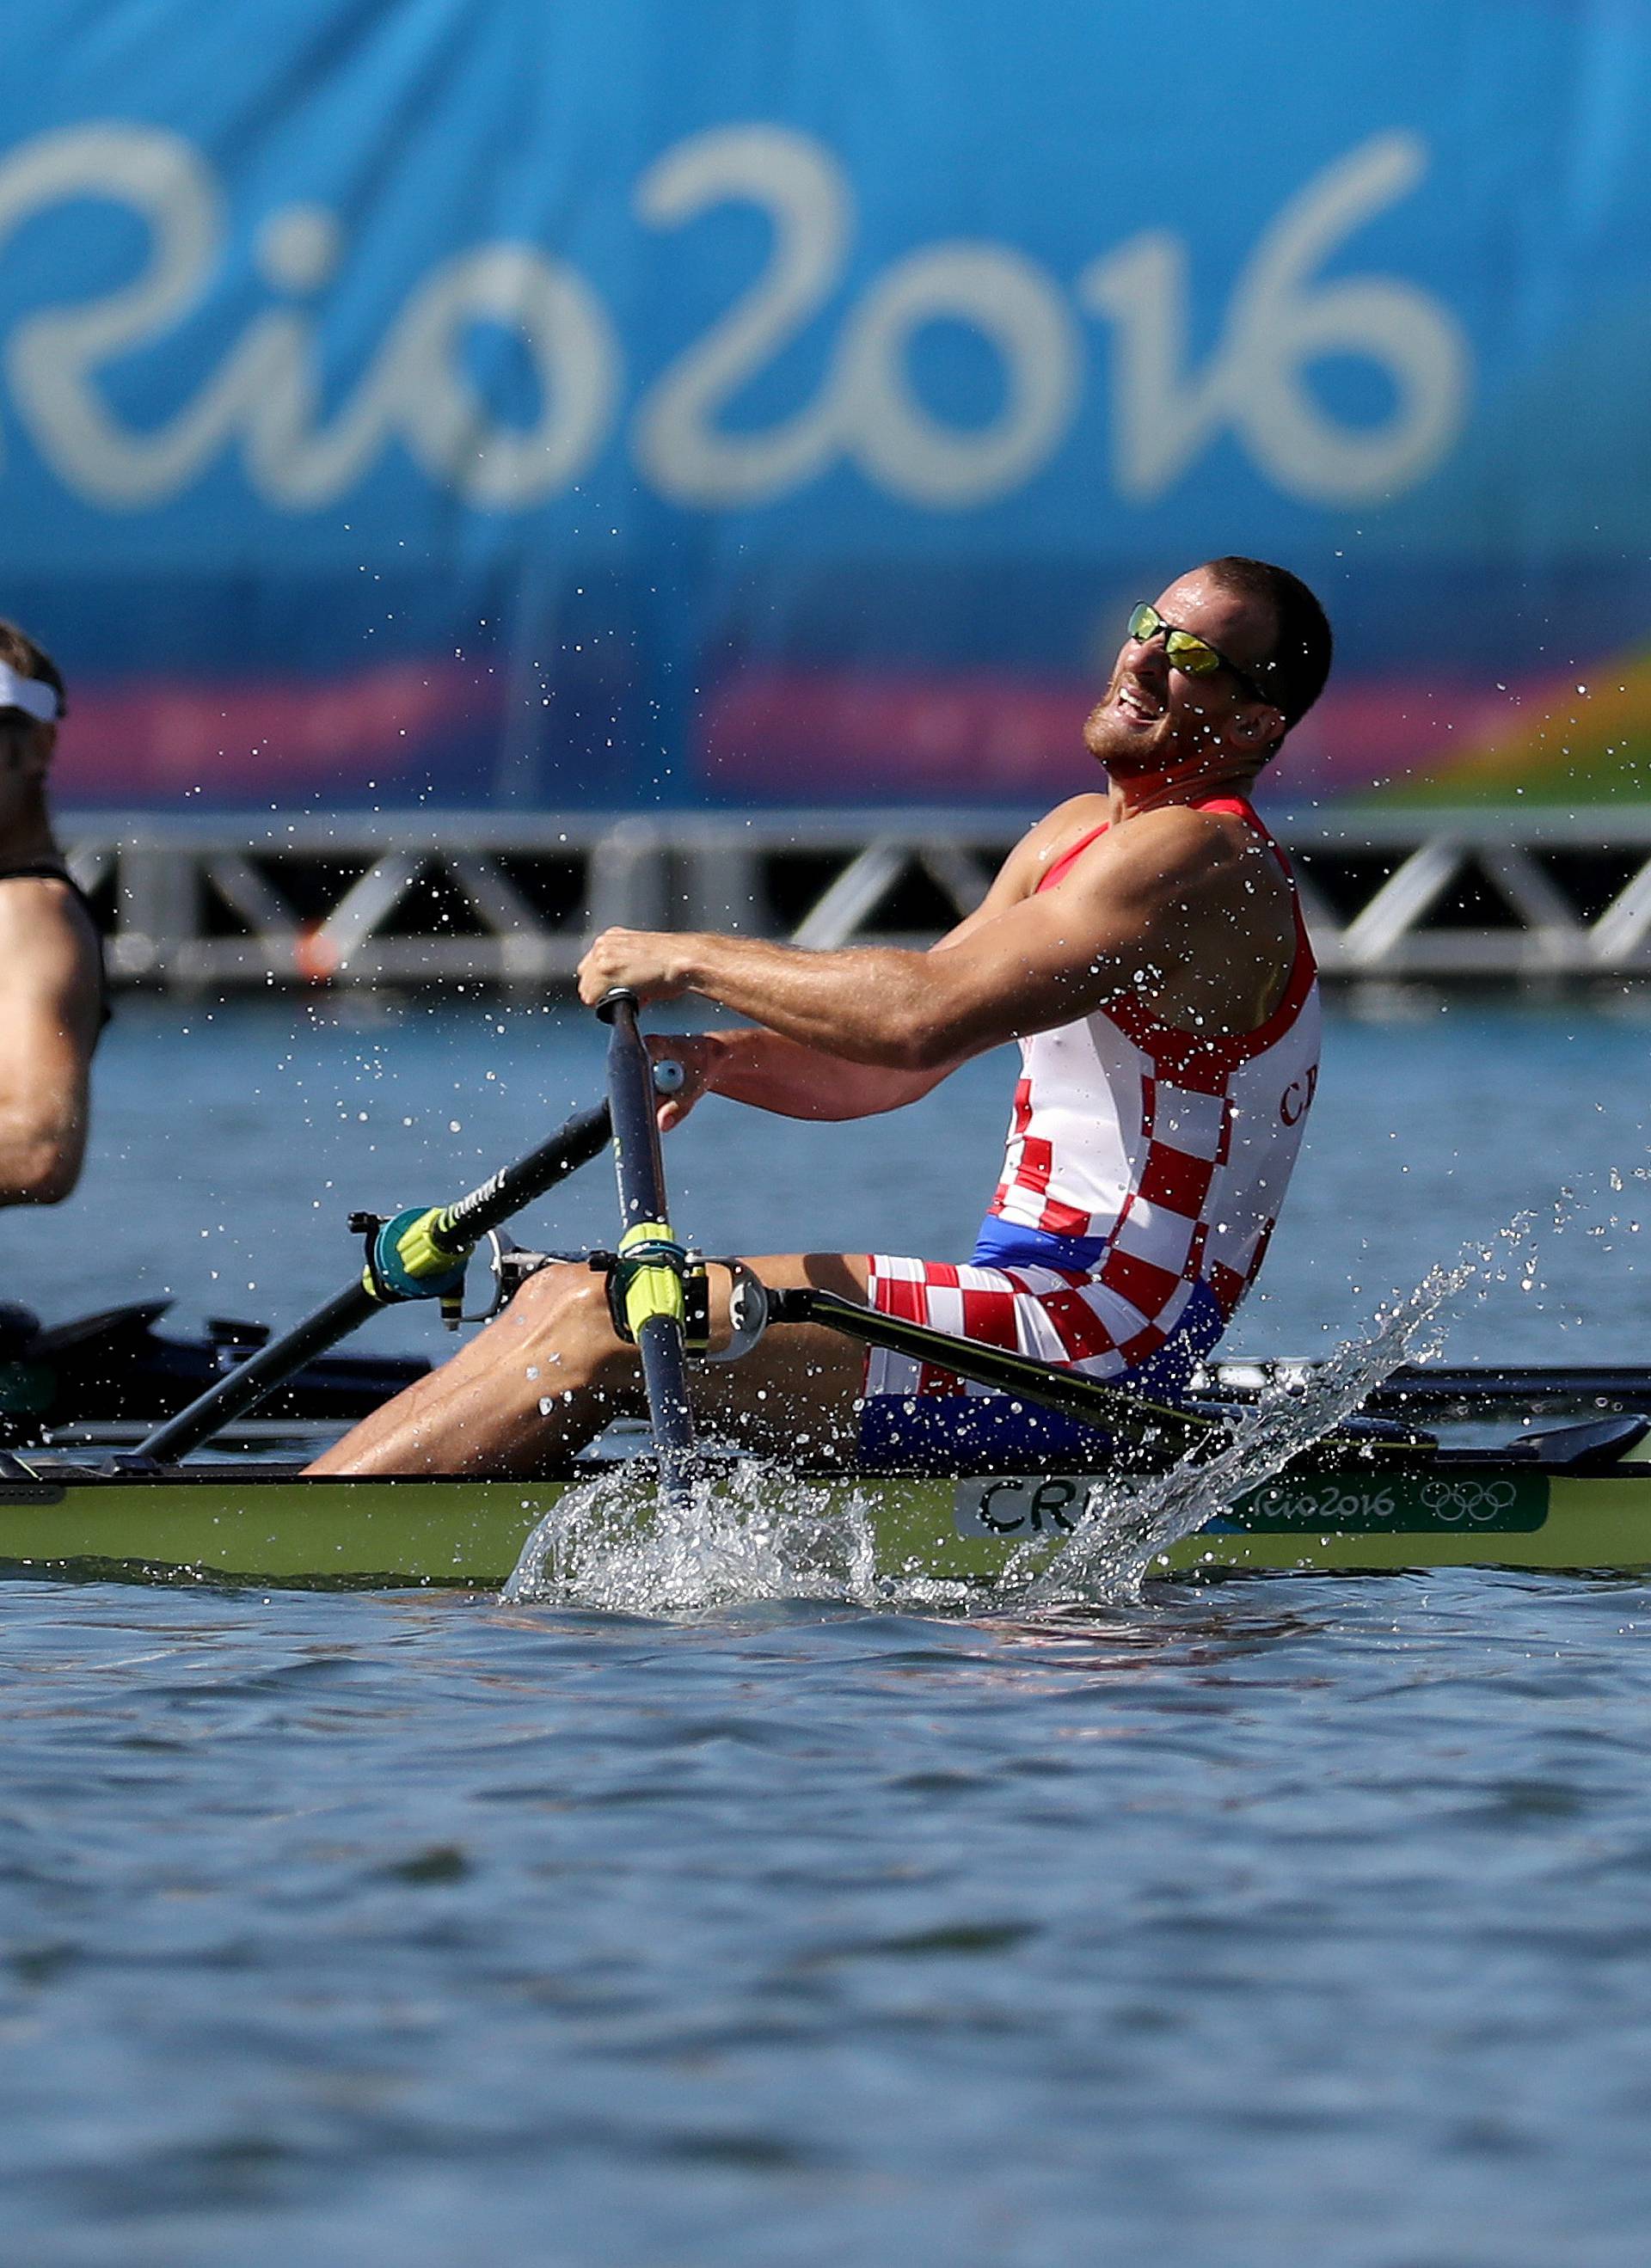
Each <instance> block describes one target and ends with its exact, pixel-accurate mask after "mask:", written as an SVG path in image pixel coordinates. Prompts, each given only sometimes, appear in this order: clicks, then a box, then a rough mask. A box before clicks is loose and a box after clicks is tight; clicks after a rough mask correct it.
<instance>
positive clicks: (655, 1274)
mask: <svg viewBox="0 0 1651 2268" xmlns="http://www.w3.org/2000/svg"><path fill="white" fill-rule="evenodd" d="M596 1013H597V1014H598V1015H599V1016H600V1017H601V1020H602V1021H603V1023H605V1024H606V1025H607V1026H608V1109H609V1111H610V1112H611V1114H612V1116H613V1122H614V1171H615V1175H617V1177H618V1182H619V1222H620V1237H619V1250H618V1255H617V1256H616V1258H615V1263H614V1285H615V1297H616V1300H617V1304H618V1307H619V1309H620V1311H621V1312H622V1313H623V1316H624V1322H625V1328H626V1329H627V1330H628V1331H629V1332H630V1336H631V1337H632V1338H633V1339H634V1340H635V1341H636V1343H637V1352H638V1354H639V1355H640V1357H641V1359H642V1382H643V1384H644V1386H645V1388H647V1395H648V1422H649V1425H650V1426H651V1427H652V1433H653V1447H654V1453H655V1454H656V1455H657V1457H658V1459H659V1466H660V1490H661V1491H662V1492H663V1493H664V1494H665V1495H666V1496H667V1497H674V1498H675V1499H677V1500H678V1501H679V1502H680V1501H682V1500H683V1499H685V1498H686V1497H687V1496H688V1494H689V1483H690V1480H691V1477H692V1464H693V1456H694V1412H693V1408H692V1405H691V1404H690V1403H689V1398H688V1364H687V1360H686V1358H685V1355H684V1351H683V1342H684V1332H685V1326H686V1323H687V1302H686V1300H685V1299H684V1296H683V1290H682V1277H683V1271H684V1266H685V1263H686V1262H687V1258H688V1255H687V1254H686V1252H685V1251H684V1250H683V1248H682V1245H681V1244H680V1243H679V1242H678V1241H677V1240H676V1237H675V1235H674V1233H673V1232H672V1229H671V1224H670V1216H669V1212H668V1210H667V1204H666V1197H665V1163H664V1160H663V1159H662V1158H661V1157H660V1121H659V1116H658V1105H657V1102H656V1100H655V1096H654V1089H653V1068H652V1064H651V1063H650V1062H649V1060H648V1050H647V1048H646V1047H645V1044H644V1042H643V1039H642V1035H641V1034H640V1033H639V1032H638V1029H637V996H636V994H635V993H634V992H630V991H627V990H624V989H623V987H618V988H615V990H613V991H611V992H608V993H607V994H605V995H604V996H603V998H601V1000H599V1001H598V1002H597V1004H596Z"/></svg>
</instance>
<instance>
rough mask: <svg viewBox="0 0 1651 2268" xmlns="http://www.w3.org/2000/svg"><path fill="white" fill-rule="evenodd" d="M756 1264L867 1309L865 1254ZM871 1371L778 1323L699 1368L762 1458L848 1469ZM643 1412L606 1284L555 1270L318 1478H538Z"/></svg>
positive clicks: (800, 1329)
mask: <svg viewBox="0 0 1651 2268" xmlns="http://www.w3.org/2000/svg"><path fill="white" fill-rule="evenodd" d="M750 1264H751V1266H752V1267H753V1268H754V1269H755V1271H756V1273H757V1275H758V1276H759V1277H760V1278H762V1280H763V1283H765V1284H770V1285H775V1286H777V1287H779V1286H785V1287H791V1286H793V1285H805V1284H807V1285H821V1286H822V1287H824V1288H825V1289H826V1290H829V1291H833V1292H840V1293H841V1294H843V1296H844V1298H847V1299H851V1300H864V1299H865V1297H866V1261H865V1256H863V1255H862V1254H859V1253H783V1254H777V1255H770V1256H767V1257H765V1258H763V1259H760V1260H754V1261H752V1262H751V1263H750ZM729 1281H730V1279H729V1275H728V1271H727V1270H726V1269H725V1268H719V1267H716V1266H715V1265H713V1266H712V1269H711V1344H712V1345H713V1346H726V1344H727V1343H728V1335H729V1326H728V1292H729ZM865 1361H866V1359H865V1352H864V1350H863V1349H861V1348H859V1347H858V1346H856V1345H854V1344H852V1342H851V1341H850V1340H847V1339H844V1338H842V1337H839V1336H838V1335H837V1333H836V1332H833V1331H828V1330H824V1329H820V1328H818V1327H817V1326H815V1325H814V1324H791V1323H785V1324H779V1325H777V1326H776V1327H775V1329H773V1330H771V1331H770V1333H769V1334H768V1336H767V1337H765V1338H764V1339H763V1342H762V1344H760V1345H759V1346H758V1347H756V1348H755V1350H754V1351H752V1352H751V1353H750V1354H748V1355H747V1356H745V1357H744V1358H743V1359H741V1360H740V1361H738V1362H733V1363H726V1364H724V1363H710V1364H704V1365H700V1364H696V1365H695V1366H694V1371H693V1385H694V1400H695V1406H696V1408H697V1410H700V1411H701V1412H702V1413H703V1414H704V1418H705V1419H706V1421H707V1422H708V1423H709V1424H710V1425H713V1426H714V1427H715V1428H716V1429H717V1430H718V1431H719V1432H723V1433H725V1434H728V1435H732V1436H733V1437H734V1438H736V1439H739V1440H745V1441H747V1442H748V1443H749V1444H750V1445H751V1447H754V1448H766V1449H777V1448H785V1449H789V1450H792V1451H795V1450H796V1449H797V1448H798V1447H800V1446H801V1445H804V1444H806V1445H807V1453H808V1455H809V1457H810V1459H811V1460H813V1459H814V1458H816V1457H822V1456H824V1457H829V1456H831V1455H832V1454H837V1455H838V1456H843V1457H846V1455H847V1454H848V1452H849V1450H850V1449H851V1447H852V1443H853V1440H854V1434H855V1429H856V1418H857V1415H858V1407H859V1394H860V1388H861V1381H862V1379H863V1377H864V1374H865ZM643 1406H644V1404H643V1395H642V1382H641V1373H640V1370H639V1368H638V1363H637V1357H636V1350H635V1349H634V1348H633V1347H630V1346H628V1345H627V1344H625V1342H624V1341H623V1339H622V1338H620V1337H619V1335H618V1333H617V1332H616V1331H615V1329H614V1326H613V1321H612V1318H611V1317H610V1315H609V1314H608V1294H607V1288H606V1286H605V1285H604V1284H603V1282H602V1279H601V1277H600V1276H597V1275H595V1274H593V1272H592V1271H591V1270H589V1269H588V1268H585V1267H582V1266H580V1265H579V1263H552V1264H551V1265H550V1266H549V1267H548V1268H542V1269H541V1270H540V1271H539V1273H538V1274H537V1275H536V1276H531V1277H529V1278H528V1279H527V1282H526V1283H525V1284H524V1285H522V1287H521V1289H520V1292H517V1294H516V1296H515V1298H514V1299H513V1300H512V1301H511V1303H510V1305H509V1307H506V1308H505V1312H504V1314H502V1315H500V1316H498V1318H497V1319H496V1320H495V1321H494V1322H490V1324H489V1325H488V1326H487V1328H486V1329H485V1330H483V1331H481V1332H479V1333H478V1334H477V1336H476V1337H475V1338H474V1339H472V1340H471V1341H470V1342H469V1343H468V1345H466V1346H464V1347H462V1348H461V1350H460V1351H459V1352H458V1353H457V1354H456V1355H454V1357H453V1360H452V1361H451V1362H448V1363H445V1364H444V1365H443V1366H442V1367H441V1368H440V1369H439V1370H438V1371H433V1372H431V1375H430V1376H429V1377H428V1378H421V1379H419V1380H418V1381H416V1383H415V1384H413V1385H412V1386H409V1388H407V1389H406V1391H405V1392H404V1393H402V1394H399V1395H396V1397H395V1399H394V1401H393V1402H389V1403H386V1404H385V1406H384V1407H383V1408H382V1409H381V1410H374V1411H373V1413H372V1416H371V1417H370V1418H364V1419H363V1420H362V1422H361V1424H360V1425H357V1426H356V1427H354V1428H353V1430H352V1431H351V1432H348V1433H346V1434H345V1436H344V1437H343V1440H341V1441H338V1442H336V1443H335V1445H334V1446H333V1447H331V1448H330V1449H328V1451H327V1452H326V1454H324V1455H322V1456H321V1457H318V1458H317V1459H316V1461H315V1462H314V1463H313V1465H312V1466H311V1467H310V1468H309V1469H310V1470H311V1472H313V1473H355V1474H373V1473H453V1474H472V1475H483V1474H519V1473H520V1474H530V1473H534V1472H539V1471H542V1470H544V1469H547V1468H549V1467H553V1466H556V1465H558V1464H560V1463H562V1462H564V1461H565V1460H566V1459H567V1458H568V1457H570V1456H571V1455H572V1454H574V1453H575V1452H576V1451H577V1450H579V1449H582V1448H583V1447H585V1445H586V1442H588V1441H591V1440H594V1439H595V1437H596V1435H597V1434H598V1433H600V1432H601V1431H602V1429H603V1428H604V1426H606V1425H608V1424H609V1423H610V1422H611V1420H612V1419H614V1418H623V1417H633V1416H637V1415H639V1414H640V1412H641V1410H642V1409H643Z"/></svg>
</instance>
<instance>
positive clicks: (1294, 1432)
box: [1010, 1255, 1477, 1605]
mask: <svg viewBox="0 0 1651 2268" xmlns="http://www.w3.org/2000/svg"><path fill="white" fill-rule="evenodd" d="M1476 1273H1477V1266H1476V1263H1475V1262H1474V1261H1473V1260H1471V1259H1470V1258H1469V1257H1468V1256H1465V1255H1464V1256H1463V1257H1462V1258H1460V1259H1458V1260H1456V1262H1454V1263H1451V1264H1450V1265H1448V1266H1442V1267H1438V1268H1434V1269H1431V1270H1429V1271H1428V1273H1427V1274H1426V1276H1425V1277H1424V1278H1423V1279H1422V1281H1421V1282H1420V1283H1419V1285H1417V1286H1416V1288H1415V1290H1414V1291H1412V1292H1411V1293H1410V1294H1409V1295H1408V1297H1406V1298H1404V1299H1403V1300H1396V1301H1395V1302H1394V1303H1393V1304H1392V1305H1391V1306H1384V1307H1378V1308H1377V1310H1376V1313H1375V1319H1374V1321H1373V1322H1372V1324H1371V1326H1370V1328H1369V1329H1367V1331H1366V1332H1365V1333H1364V1334H1363V1336H1362V1337H1358V1338H1354V1339H1350V1340H1348V1341H1347V1342H1346V1343H1345V1344H1344V1345H1342V1346H1340V1347H1338V1349H1337V1351H1336V1352H1335V1353H1334V1354H1333V1355H1331V1356H1330V1357H1329V1358H1328V1359H1326V1360H1325V1361H1324V1362H1323V1363H1320V1364H1316V1366H1314V1368H1313V1370H1312V1371H1311V1372H1310V1373H1306V1374H1305V1375H1304V1376H1302V1377H1301V1378H1299V1379H1295V1380H1293V1381H1291V1382H1290V1383H1288V1384H1278V1385H1274V1386H1272V1387H1270V1388H1268V1389H1267V1390H1266V1391H1265V1392H1264V1394H1263V1395H1262V1398H1261V1400H1260V1401H1259V1402H1258V1403H1257V1404H1256V1405H1255V1406H1254V1408H1252V1409H1249V1410H1245V1411H1244V1412H1243V1413H1242V1416H1241V1417H1240V1418H1239V1419H1238V1420H1237V1422H1236V1423H1235V1425H1234V1426H1233V1428H1232V1432H1231V1434H1230V1436H1229V1438H1228V1440H1227V1446H1226V1447H1224V1448H1223V1449H1221V1450H1220V1452H1219V1454H1216V1455H1214V1456H1212V1457H1208V1458H1205V1459H1203V1460H1201V1461H1199V1462H1196V1463H1194V1462H1183V1463H1181V1464H1178V1465H1176V1467H1174V1469H1172V1470H1171V1471H1169V1472H1167V1473H1162V1474H1158V1475H1154V1476H1153V1477H1152V1478H1150V1479H1147V1480H1142V1481H1135V1482H1104V1481H1103V1482H1101V1483H1099V1484H1097V1485H1096V1486H1095V1488H1094V1489H1092V1490H1091V1491H1090V1494H1089V1501H1088V1504H1087V1507H1086V1513H1085V1517H1084V1518H1083V1519H1082V1520H1081V1521H1080V1523H1079V1526H1078V1528H1077V1532H1076V1533H1075V1534H1074V1535H1072V1537H1070V1539H1069V1540H1068V1541H1067V1542H1066V1543H1064V1544H1063V1545H1062V1547H1061V1549H1060V1550H1059V1551H1058V1553H1057V1555H1056V1557H1055V1558H1054V1559H1053V1560H1052V1561H1051V1562H1050V1563H1049V1564H1048V1565H1045V1566H1044V1567H1043V1568H1042V1569H1041V1570H1038V1571H1034V1570H1032V1569H1031V1568H1030V1567H1029V1566H1028V1567H1027V1568H1026V1569H1025V1570H1024V1571H1021V1570H1020V1569H1017V1568H1011V1570H1010V1580H1011V1581H1012V1582H1013V1581H1014V1580H1016V1578H1017V1576H1021V1575H1023V1580H1024V1595H1025V1597H1026V1599H1027V1602H1028V1604H1034V1605H1036V1604H1042V1603H1053V1602H1055V1601H1057V1600H1064V1599H1070V1598H1072V1597H1073V1596H1074V1595H1076V1596H1079V1597H1083V1598H1089V1599H1103V1600H1120V1599H1136V1598H1139V1595H1140V1588H1141V1585H1142V1583H1143V1582H1144V1581H1145V1580H1146V1576H1147V1574H1148V1572H1150V1570H1151V1568H1152V1566H1153V1562H1154V1561H1155V1560H1156V1559H1157V1558H1158V1557H1159V1556H1160V1554H1161V1553H1162V1552H1165V1551H1168V1550H1169V1548H1170V1546H1171V1545H1172V1544H1175V1543H1180V1542H1182V1541H1183V1538H1184V1537H1186V1536H1189V1535H1196V1534H1197V1533H1198V1529H1199V1528H1202V1527H1204V1526H1205V1523H1206V1521H1211V1520H1212V1519H1215V1518H1217V1517H1219V1515H1220V1514H1221V1513H1224V1512H1227V1510H1229V1509H1230V1508H1231V1506H1233V1505H1235V1504H1236V1503H1237V1502H1238V1500H1239V1499H1240V1498H1241V1497H1244V1496H1247V1495H1249V1492H1250V1491H1251V1490H1252V1489H1257V1488H1260V1487H1261V1486H1263V1484H1264V1483H1266V1482H1267V1481H1270V1480H1271V1479H1272V1478H1273V1476H1275V1474H1277V1473H1279V1472H1280V1471H1281V1470H1282V1469H1283V1468H1284V1467H1285V1466H1286V1465H1287V1464H1288V1463H1290V1462H1291V1461H1292V1459H1294V1458H1295V1457H1299V1456H1301V1454H1302V1453H1303V1452H1304V1451H1306V1450H1308V1449H1310V1448H1311V1447H1313V1445H1314V1443H1315V1442H1316V1441H1319V1440H1323V1437H1324V1436H1325V1435H1326V1434H1327V1433H1330V1432H1333V1431H1334V1430H1335V1428H1336V1427H1337V1426H1338V1425H1340V1424H1341V1423H1342V1422H1343V1420H1344V1419H1345V1418H1350V1417H1351V1416H1352V1414H1353V1412H1354V1411H1355V1410H1358V1409H1359V1408H1360V1404H1361V1403H1363V1402H1364V1401H1365V1400H1366V1398H1367V1396H1368V1395H1370V1394H1371V1393H1372V1392H1373V1391H1374V1390H1375V1388H1377V1387H1378V1386H1380V1385H1381V1384H1382V1381H1384V1380H1385V1379H1387V1378H1389V1377H1390V1376H1391V1375H1392V1373H1394V1371H1396V1370H1397V1369H1398V1368H1399V1366H1401V1364H1404V1363H1408V1362H1425V1361H1426V1360H1428V1359H1430V1358H1431V1357H1432V1356H1434V1354H1436V1353H1437V1351H1438V1349H1439V1345H1440V1343H1441V1338H1442V1329H1441V1322H1440V1318H1441V1310H1443V1309H1444V1308H1445V1307H1448V1305H1449V1304H1450V1302H1451V1301H1452V1300H1455V1299H1456V1297H1457V1296H1458V1295H1459V1294H1460V1293H1461V1292H1463V1291H1464V1290H1466V1288H1467V1287H1468V1285H1470V1283H1471V1282H1472V1281H1473V1280H1474V1278H1475V1275H1476Z"/></svg>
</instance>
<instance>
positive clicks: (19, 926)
mask: <svg viewBox="0 0 1651 2268" xmlns="http://www.w3.org/2000/svg"><path fill="white" fill-rule="evenodd" d="M0 968H4V969H6V970H7V971H8V972H9V976H10V983H11V987H14V988H16V989H17V990H21V991H24V992H26V994H27V995H28V996H29V997H30V998H32V999H33V1000H34V1001H36V1002H42V1003H44V1002H50V1003H52V1004H54V1005H57V1006H59V1007H60V1008H62V1009H63V1010H64V1011H66V1012H70V1013H73V1012H75V1011H77V1010H84V1011H85V1013H88V1014H90V1015H92V1017H93V1018H95V1016H96V1013H97V1012H98V1009H99V1006H100V1002H101V998H102V975H101V957H100V951H99V946H98V933H97V932H96V930H95V929H94V928H93V927H92V922H91V919H90V917H88V915H87V913H86V909H85V906H84V905H83V904H82V903H81V902H80V899H79V898H78V896H77V895H76V893H75V892H74V890H72V889H71V888H70V886H69V884H68V883H67V882H63V881H59V880H56V879H55V877H54V876H52V875H49V874H14V875H12V876H11V877H10V878H9V879H7V880H0Z"/></svg>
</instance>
